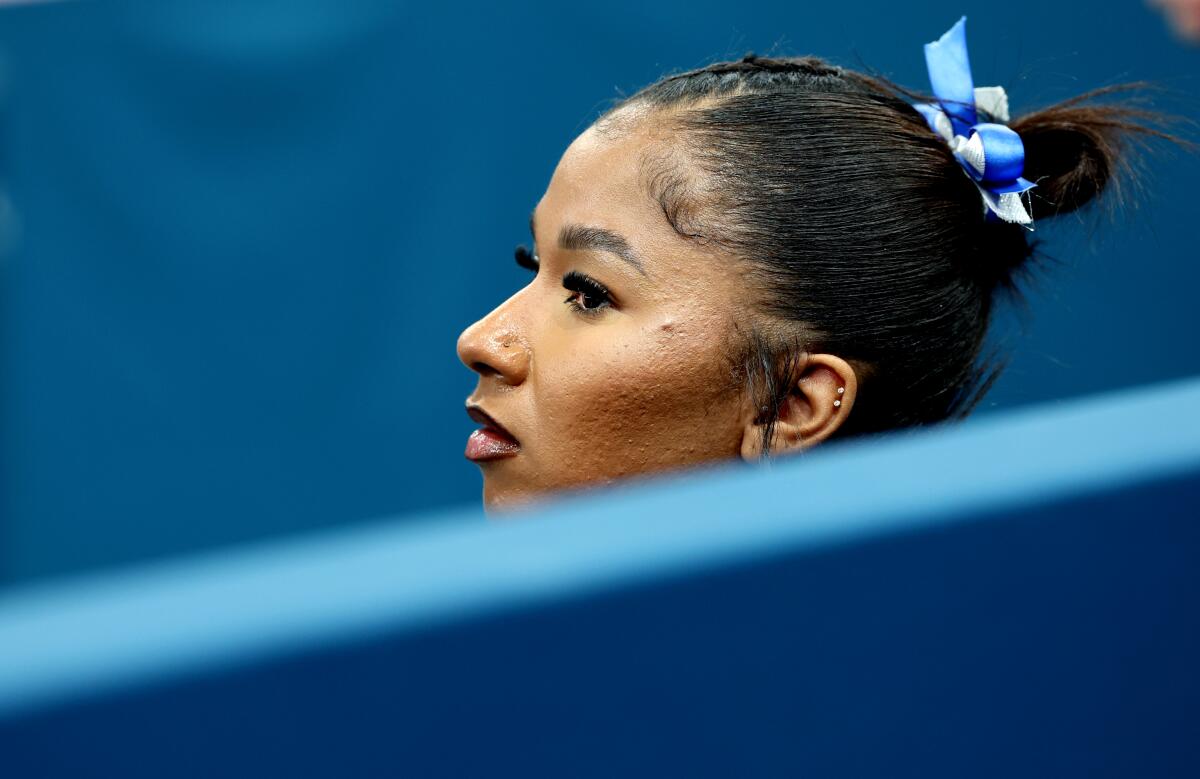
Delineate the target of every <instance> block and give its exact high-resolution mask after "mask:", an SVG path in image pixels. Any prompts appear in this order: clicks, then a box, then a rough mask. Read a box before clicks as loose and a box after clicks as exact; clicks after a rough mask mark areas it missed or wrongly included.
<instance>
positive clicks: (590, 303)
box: [563, 270, 613, 315]
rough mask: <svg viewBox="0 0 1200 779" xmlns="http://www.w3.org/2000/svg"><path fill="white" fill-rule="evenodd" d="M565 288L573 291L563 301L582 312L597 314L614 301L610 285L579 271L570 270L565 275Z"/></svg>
mask: <svg viewBox="0 0 1200 779" xmlns="http://www.w3.org/2000/svg"><path fill="white" fill-rule="evenodd" d="M563 288H564V289H568V290H570V291H571V293H572V294H571V295H570V296H568V297H567V299H566V300H564V301H563V302H564V303H567V304H568V305H570V306H571V307H572V308H574V309H575V310H576V311H578V312H579V313H581V314H588V315H591V314H597V313H599V312H600V310H601V309H604V308H607V307H609V306H611V305H612V302H613V299H612V294H611V293H609V291H608V287H605V286H604V285H603V284H601V283H600V282H598V281H596V280H595V279H593V278H592V277H591V276H585V275H584V274H582V273H580V272H579V271H574V270H573V271H569V272H568V273H567V274H566V275H564V276H563Z"/></svg>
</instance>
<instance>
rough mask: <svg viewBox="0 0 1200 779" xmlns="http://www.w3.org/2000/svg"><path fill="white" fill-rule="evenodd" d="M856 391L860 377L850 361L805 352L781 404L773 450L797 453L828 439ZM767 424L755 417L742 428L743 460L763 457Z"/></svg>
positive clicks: (781, 452) (773, 435)
mask: <svg viewBox="0 0 1200 779" xmlns="http://www.w3.org/2000/svg"><path fill="white" fill-rule="evenodd" d="M857 394H858V376H857V375H856V374H855V372H854V368H852V367H851V366H850V363H848V362H846V361H845V360H843V359H842V358H841V357H837V356H835V355H832V354H809V355H805V356H804V357H803V358H802V362H801V364H800V365H798V366H797V370H796V372H795V374H794V375H793V381H792V386H791V387H790V390H789V392H788V394H787V397H786V398H784V400H783V403H782V404H781V405H780V408H779V419H778V421H776V423H775V427H774V429H773V430H772V432H771V442H770V443H771V453H772V454H786V453H789V452H798V451H801V450H803V449H807V448H809V447H811V446H815V445H817V444H819V443H821V442H822V441H824V440H825V439H827V438H829V437H830V436H831V435H833V434H834V432H836V431H837V429H838V428H839V427H841V426H842V424H843V423H844V422H845V421H846V418H847V417H848V416H849V415H850V409H851V408H853V407H854V398H855V396H856V395H857ZM764 424H765V423H764V422H763V421H762V420H761V419H755V420H752V421H750V422H748V423H747V424H746V426H745V428H744V429H743V432H742V459H743V460H757V459H759V458H761V457H762V454H763V439H762V436H763V427H764Z"/></svg>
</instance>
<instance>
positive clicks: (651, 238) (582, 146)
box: [538, 118, 683, 251]
mask: <svg viewBox="0 0 1200 779" xmlns="http://www.w3.org/2000/svg"><path fill="white" fill-rule="evenodd" d="M670 149H671V138H670V134H668V133H667V132H664V131H662V130H661V128H656V127H654V125H653V122H650V121H638V120H636V119H630V118H623V119H622V120H620V121H616V122H606V126H605V127H598V126H596V125H593V126H592V127H588V130H587V131H584V132H583V133H582V134H581V136H578V137H577V138H576V139H575V140H574V142H572V143H571V145H570V146H568V149H566V151H565V152H563V156H562V158H560V160H559V162H558V166H557V167H556V169H554V174H553V176H552V178H551V181H550V186H548V187H547V188H546V193H545V194H544V196H542V198H541V202H540V203H539V204H538V229H539V236H540V238H541V239H542V240H548V236H550V232H548V230H557V229H558V226H560V224H566V223H574V224H583V226H589V227H602V228H607V229H611V230H614V232H617V233H619V234H622V235H624V236H625V238H626V240H628V241H629V242H630V244H634V245H636V246H641V247H643V248H646V250H647V251H649V250H650V248H653V247H654V246H662V245H670V244H672V242H674V241H678V240H683V239H682V236H680V235H678V234H677V233H676V232H674V229H673V228H672V227H671V223H670V222H668V221H667V218H666V216H665V214H664V211H662V206H661V205H660V204H659V202H658V199H655V197H654V196H653V194H652V192H650V188H649V186H648V182H647V180H646V172H647V162H648V161H649V160H654V158H660V157H661V156H662V155H664V154H665V152H666V151H667V150H670ZM676 248H679V247H678V246H676Z"/></svg>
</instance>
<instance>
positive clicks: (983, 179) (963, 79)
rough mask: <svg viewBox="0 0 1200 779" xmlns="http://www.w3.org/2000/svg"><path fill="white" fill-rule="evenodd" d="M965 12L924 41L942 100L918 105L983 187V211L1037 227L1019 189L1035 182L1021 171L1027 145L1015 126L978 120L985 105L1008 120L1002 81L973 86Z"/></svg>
mask: <svg viewBox="0 0 1200 779" xmlns="http://www.w3.org/2000/svg"><path fill="white" fill-rule="evenodd" d="M966 23H967V17H965V16H964V17H962V18H961V19H959V20H958V22H957V23H956V24H955V25H954V26H953V27H951V28H950V29H949V30H947V31H946V34H945V35H943V36H942V37H941V38H939V39H937V40H936V41H934V42H933V43H927V44H925V64H926V65H927V66H928V68H929V83H930V84H932V85H933V94H934V95H935V96H936V97H937V99H938V102H937V103H936V104H935V103H920V104H918V105H916V106H914V107H915V108H916V109H917V110H918V111H920V112H921V115H922V116H924V117H925V121H926V122H927V123H928V124H929V126H930V128H932V129H933V131H934V132H936V133H937V134H938V135H940V136H942V138H943V139H944V140H945V141H946V143H948V144H949V145H950V149H951V151H953V152H954V157H955V159H957V160H958V162H959V164H960V165H962V168H963V170H964V171H966V173H967V175H968V176H970V178H971V180H972V181H973V182H975V186H976V187H978V188H979V194H980V195H981V196H982V197H983V204H984V209H983V213H984V215H985V216H986V217H987V218H989V219H1002V220H1004V221H1005V222H1016V223H1018V224H1022V225H1026V226H1029V229H1031V230H1032V229H1033V227H1032V225H1033V217H1031V216H1030V215H1029V211H1028V210H1026V208H1025V203H1024V202H1023V201H1022V199H1021V193H1023V192H1025V191H1027V190H1029V189H1030V188H1032V187H1034V186H1036V184H1034V183H1033V182H1032V181H1028V180H1027V179H1024V178H1022V177H1021V174H1022V173H1023V172H1024V171H1025V145H1024V144H1023V143H1022V142H1021V136H1020V135H1017V133H1016V131H1015V130H1013V129H1012V128H1010V127H1007V126H1005V125H1003V124H996V123H993V122H980V121H979V115H978V112H979V111H980V110H982V111H983V112H984V113H986V114H987V115H988V116H990V117H991V118H993V119H995V120H996V121H998V122H1007V121H1008V95H1007V94H1006V93H1005V92H1004V87H979V88H975V86H974V81H973V80H972V78H971V63H970V61H969V60H968V59H967V28H966Z"/></svg>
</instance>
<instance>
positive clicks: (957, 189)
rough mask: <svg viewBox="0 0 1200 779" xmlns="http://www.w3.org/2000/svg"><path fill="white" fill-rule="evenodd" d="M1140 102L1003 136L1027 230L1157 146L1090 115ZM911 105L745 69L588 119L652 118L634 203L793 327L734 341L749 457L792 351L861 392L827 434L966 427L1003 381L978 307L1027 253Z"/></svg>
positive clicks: (768, 63) (860, 77) (835, 74)
mask: <svg viewBox="0 0 1200 779" xmlns="http://www.w3.org/2000/svg"><path fill="white" fill-rule="evenodd" d="M1142 86H1144V85H1140V84H1131V85H1122V86H1119V87H1109V88H1106V89H1100V90H1095V91H1093V92H1089V93H1087V94H1085V95H1082V96H1080V97H1077V98H1074V99H1072V100H1068V101H1066V102H1063V103H1059V104H1057V105H1053V106H1050V107H1048V108H1044V109H1042V110H1039V111H1035V112H1033V113H1030V114H1027V115H1024V116H1021V117H1017V118H1016V119H1015V120H1014V121H1012V122H1010V126H1011V127H1012V128H1013V129H1014V130H1016V131H1017V132H1018V133H1019V134H1020V135H1021V137H1022V139H1023V141H1024V144H1025V152H1026V164H1025V177H1026V178H1028V179H1030V180H1032V181H1034V182H1036V183H1037V185H1038V186H1037V187H1036V188H1035V189H1033V190H1031V195H1032V215H1033V217H1034V219H1035V222H1036V221H1037V220H1041V219H1045V218H1047V217H1053V216H1056V215H1059V214H1064V213H1066V212H1069V211H1073V210H1075V209H1077V208H1079V207H1080V206H1083V205H1084V204H1085V203H1087V202H1089V201H1090V200H1092V199H1093V198H1094V197H1095V196H1097V195H1098V194H1100V193H1101V192H1103V191H1105V190H1106V189H1107V188H1109V185H1110V183H1112V182H1113V181H1114V176H1115V174H1117V173H1118V172H1120V171H1122V170H1123V169H1129V167H1130V166H1129V159H1130V158H1129V154H1128V153H1129V151H1130V148H1131V144H1130V141H1135V142H1140V141H1142V140H1145V139H1147V138H1149V137H1153V136H1158V137H1164V138H1170V137H1172V136H1169V135H1167V134H1166V133H1164V132H1162V131H1160V130H1158V129H1155V128H1154V127H1153V126H1151V125H1150V124H1149V123H1148V120H1155V119H1156V118H1157V117H1156V115H1154V114H1152V113H1150V112H1147V111H1145V110H1142V109H1137V108H1133V107H1130V106H1128V105H1125V106H1122V105H1108V104H1095V103H1094V102H1093V101H1094V99H1095V98H1098V97H1101V96H1104V95H1107V94H1109V93H1113V92H1117V91H1121V90H1125V89H1135V90H1136V89H1138V88H1139V87H1142ZM911 100H924V101H932V100H933V98H931V97H929V96H925V95H920V94H918V93H915V92H911V91H909V90H905V89H903V88H901V87H899V86H897V85H896V84H894V83H892V82H890V81H888V80H887V79H884V78H881V77H878V76H871V75H866V74H863V73H859V72H855V71H853V70H848V69H843V68H840V67H836V66H834V65H831V64H829V63H827V62H825V61H823V60H821V59H818V58H816V57H796V58H779V59H773V58H765V57H757V56H755V55H753V54H748V55H746V56H745V57H744V58H742V59H741V60H739V61H735V62H717V63H714V64H711V65H708V66H706V67H703V68H700V69H697V70H691V71H688V72H685V73H679V74H676V75H671V76H668V77H665V78H663V79H661V80H659V81H658V82H656V83H654V84H651V85H650V86H647V87H645V88H644V89H642V90H640V91H638V92H637V93H635V94H633V95H632V96H630V97H628V98H625V99H624V100H622V101H620V102H618V103H616V104H615V105H613V106H612V107H611V108H609V109H608V110H607V111H605V112H604V113H603V114H602V115H601V117H600V118H599V119H598V120H597V129H598V131H601V132H607V131H610V129H611V128H612V127H613V126H619V125H620V124H621V122H622V117H624V116H628V115H630V114H618V113H617V112H618V111H619V110H620V109H622V108H625V107H629V106H633V107H637V108H642V109H651V110H652V111H654V112H655V117H656V118H655V121H656V122H658V123H659V124H660V126H663V127H666V128H669V130H670V132H672V133H673V138H677V139H678V142H676V143H672V144H668V145H667V148H666V150H665V151H664V150H662V149H659V150H656V151H655V152H654V153H652V154H649V155H648V156H647V157H646V158H645V160H644V161H643V162H644V167H643V170H644V173H645V183H646V186H647V189H648V191H650V192H651V194H652V196H653V197H654V198H656V199H657V200H658V202H659V203H660V204H661V206H662V209H663V213H664V214H665V216H666V218H667V219H668V220H669V221H670V223H671V225H672V226H673V227H674V228H675V230H676V231H677V232H679V233H680V234H681V235H684V236H686V237H688V238H689V239H690V240H694V241H697V242H701V243H703V244H706V245H712V246H715V247H718V248H719V249H720V250H722V251H724V252H727V253H729V254H730V255H731V256H733V257H736V258H739V259H742V260H746V261H749V263H750V267H751V268H752V269H753V272H752V273H751V274H750V278H751V281H752V283H754V284H755V286H756V288H757V289H758V290H759V291H760V292H761V300H762V301H763V305H764V306H765V307H766V309H767V311H768V313H770V314H772V315H774V316H775V317H777V318H779V319H781V320H783V321H784V322H787V323H792V326H790V327H785V328H783V329H784V330H787V331H790V335H788V336H785V335H783V334H781V333H779V332H757V331H755V332H749V333H745V334H744V335H745V338H744V341H745V351H744V354H743V355H741V356H740V357H739V360H740V363H739V364H741V365H743V366H744V370H745V374H746V376H745V378H747V379H748V380H749V382H750V388H751V392H752V393H754V395H755V396H756V397H757V399H758V402H759V403H760V406H759V407H760V409H761V411H762V418H761V421H762V422H763V423H764V451H766V449H767V446H766V445H767V444H769V441H770V437H771V430H772V427H773V426H774V424H775V421H776V420H777V418H778V413H779V409H780V407H781V404H782V402H783V401H784V400H785V398H786V396H787V393H788V392H789V390H790V388H791V386H792V383H791V382H792V379H793V378H794V376H791V375H789V373H790V372H791V371H792V370H794V367H795V361H796V360H797V359H799V357H798V355H799V354H801V353H803V352H804V351H807V352H810V353H811V352H816V351H824V352H830V353H833V354H837V355H839V356H841V357H843V358H844V359H846V360H848V361H850V362H851V363H852V364H854V365H855V368H856V372H857V373H858V374H859V378H860V385H859V386H860V389H859V392H858V395H857V399H856V401H855V404H854V406H853V409H852V413H851V414H850V416H849V417H848V419H847V420H846V422H845V424H844V425H843V427H842V429H841V430H839V433H838V434H839V435H854V434H862V433H870V432H875V431H881V430H887V429H893V428H898V427H906V426H912V425H921V424H928V423H932V422H937V421H940V420H944V419H947V418H953V417H959V416H965V415H966V414H967V413H968V412H969V411H970V410H971V408H972V407H973V406H974V405H975V404H976V403H977V402H978V400H979V399H980V398H981V397H982V395H983V393H984V392H986V391H987V389H988V388H989V387H990V385H991V383H992V382H993V381H994V380H995V378H996V376H997V375H998V373H999V370H1000V368H1001V367H1002V365H1000V364H998V363H996V362H995V361H994V360H993V359H990V358H989V359H982V358H981V348H982V344H983V342H984V336H985V334H986V332H987V328H988V323H989V320H990V318H991V313H992V309H993V298H994V296H995V293H996V292H997V290H998V289H1000V288H1006V289H1014V288H1015V284H1016V280H1017V276H1018V270H1019V269H1021V268H1023V267H1025V266H1026V263H1027V261H1028V260H1029V259H1030V257H1031V255H1033V254H1034V253H1035V250H1036V243H1035V242H1034V241H1032V240H1031V239H1030V237H1029V235H1028V231H1027V230H1026V229H1025V228H1024V227H1022V226H1020V225H1017V224H1012V223H1007V222H992V221H988V220H985V219H984V215H983V205H982V202H981V199H980V196H979V192H978V190H977V189H976V188H975V186H974V184H973V183H972V182H971V181H970V179H969V178H968V177H967V176H966V175H965V174H964V172H963V171H962V169H961V168H960V166H959V164H958V162H957V161H956V160H955V158H954V156H953V155H952V153H951V151H950V149H949V147H948V145H947V144H946V143H945V142H944V141H943V140H942V139H941V138H940V137H939V136H937V135H936V134H934V133H933V132H932V131H931V130H930V129H929V127H928V125H927V124H926V122H925V120H924V118H923V117H922V116H921V115H920V113H918V111H917V110H916V109H915V108H913V106H912V105H911V103H910V101H911ZM660 111H661V112H662V115H661V116H660V115H659V114H658V112H660ZM631 113H632V112H631ZM633 115H634V116H636V115H638V114H637V113H633ZM1135 145H1140V144H1135ZM796 325H798V327H797V326H796Z"/></svg>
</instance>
